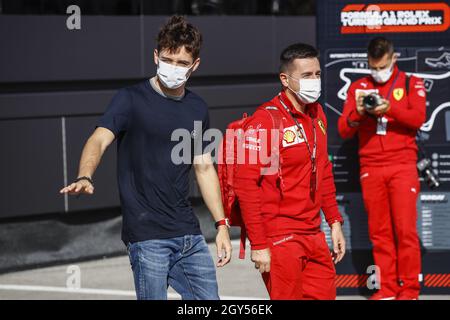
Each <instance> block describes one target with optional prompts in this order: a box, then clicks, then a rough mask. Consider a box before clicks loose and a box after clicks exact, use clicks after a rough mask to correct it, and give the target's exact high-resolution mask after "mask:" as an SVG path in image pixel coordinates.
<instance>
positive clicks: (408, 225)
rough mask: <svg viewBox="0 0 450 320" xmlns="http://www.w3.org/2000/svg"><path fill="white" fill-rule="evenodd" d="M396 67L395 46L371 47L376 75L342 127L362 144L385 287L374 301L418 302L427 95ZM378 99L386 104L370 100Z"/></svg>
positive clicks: (356, 88)
mask: <svg viewBox="0 0 450 320" xmlns="http://www.w3.org/2000/svg"><path fill="white" fill-rule="evenodd" d="M396 59H397V58H396V55H395V54H394V46H393V44H392V42H391V41H389V40H387V39H385V38H382V37H378V38H374V39H373V40H371V41H370V43H369V46H368V63H369V68H370V69H371V72H372V75H371V76H367V77H364V78H362V79H359V80H357V81H356V82H354V83H353V84H352V85H351V86H350V88H349V90H348V93H347V100H346V102H345V105H344V111H343V114H342V116H341V117H340V118H339V122H338V129H339V133H340V135H341V136H342V137H343V138H350V137H352V136H353V135H355V134H358V138H359V158H360V163H361V166H360V167H361V172H360V180H361V187H362V193H363V199H364V205H365V207H366V211H367V213H368V221H369V236H370V240H371V242H372V244H373V256H374V260H375V264H376V265H377V266H378V267H379V274H378V276H379V278H380V284H381V287H380V290H379V291H378V292H377V293H376V294H374V295H373V296H372V298H371V299H374V300H380V299H384V300H389V299H417V298H418V296H419V290H420V285H419V274H420V268H421V258H420V245H419V238H418V235H417V227H416V221H417V210H416V200H417V196H418V193H419V187H420V185H419V179H418V174H417V169H416V162H417V145H416V141H415V136H416V133H417V130H418V129H419V128H420V127H421V125H422V124H423V122H424V121H425V89H424V86H423V82H422V80H420V79H418V78H416V77H413V76H411V77H407V75H406V74H405V73H404V72H402V71H400V70H399V69H398V67H397V65H396ZM374 92H375V93H377V94H378V95H379V96H380V97H373V96H372V97H371V98H367V96H369V95H370V94H373V93H374Z"/></svg>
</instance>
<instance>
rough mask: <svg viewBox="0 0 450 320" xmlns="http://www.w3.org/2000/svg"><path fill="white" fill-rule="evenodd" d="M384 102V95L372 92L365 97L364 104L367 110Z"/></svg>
mask: <svg viewBox="0 0 450 320" xmlns="http://www.w3.org/2000/svg"><path fill="white" fill-rule="evenodd" d="M381 104H383V97H382V96H380V95H379V94H378V93H375V92H372V93H370V94H368V95H367V96H365V97H364V98H363V105H364V108H365V109H366V110H373V109H375V108H376V107H378V106H379V105H381Z"/></svg>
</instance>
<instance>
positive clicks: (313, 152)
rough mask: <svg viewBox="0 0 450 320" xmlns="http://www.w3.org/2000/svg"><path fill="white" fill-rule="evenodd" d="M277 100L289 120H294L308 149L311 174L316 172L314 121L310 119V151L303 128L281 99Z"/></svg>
mask: <svg viewBox="0 0 450 320" xmlns="http://www.w3.org/2000/svg"><path fill="white" fill-rule="evenodd" d="M278 98H279V99H280V102H281V105H282V106H283V108H284V109H285V110H286V111H287V113H289V115H290V116H291V118H292V119H293V120H294V122H295V124H296V126H297V128H298V130H299V131H300V133H301V134H302V135H303V139H304V140H305V143H306V146H307V148H308V152H309V156H310V159H311V164H312V170H313V172H316V169H317V168H316V155H317V136H316V125H315V123H314V119H312V118H311V121H312V126H313V132H314V140H313V148H312V150H311V146H310V144H309V142H308V138H307V137H306V133H305V130H303V127H302V126H301V125H300V123H299V122H298V120H297V119H296V118H295V117H294V115H293V114H292V112H291V110H289V108H288V107H287V106H286V104H285V103H284V101H283V99H282V98H281V97H280V96H279V97H278Z"/></svg>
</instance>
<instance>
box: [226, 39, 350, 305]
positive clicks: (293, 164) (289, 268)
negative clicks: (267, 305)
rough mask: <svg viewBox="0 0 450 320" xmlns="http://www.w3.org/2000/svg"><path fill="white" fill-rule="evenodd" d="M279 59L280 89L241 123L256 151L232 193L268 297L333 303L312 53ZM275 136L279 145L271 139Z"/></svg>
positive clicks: (330, 209) (336, 227) (307, 49)
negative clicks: (274, 166)
mask: <svg viewBox="0 0 450 320" xmlns="http://www.w3.org/2000/svg"><path fill="white" fill-rule="evenodd" d="M280 60H281V66H280V74H279V78H280V80H281V84H282V91H281V92H280V93H279V94H278V95H277V96H276V97H274V98H273V99H272V100H271V101H269V102H266V103H264V104H263V105H261V106H260V107H259V108H258V109H257V111H256V112H255V113H254V115H253V116H252V117H249V118H248V121H246V122H245V124H244V125H243V129H244V130H245V133H246V135H245V141H244V147H245V149H246V150H247V151H249V153H250V151H252V150H253V151H254V150H256V151H257V152H258V158H257V161H255V162H254V163H251V161H248V160H249V159H246V160H247V161H245V163H241V164H238V165H236V172H235V176H234V179H235V180H234V181H235V192H236V195H237V197H238V201H239V205H240V209H241V213H242V218H243V221H244V224H245V227H246V230H247V235H248V238H249V240H250V243H251V248H252V253H251V258H252V261H253V262H254V263H255V267H256V268H257V269H259V271H260V272H261V273H262V274H263V280H264V282H265V285H266V287H267V290H268V292H269V294H270V298H271V299H335V298H336V287H335V277H336V270H335V268H334V264H333V260H334V262H335V263H337V262H339V261H340V260H341V259H342V258H343V256H344V253H345V240H344V236H343V233H342V228H341V224H342V222H343V219H342V216H341V214H340V213H339V211H338V206H337V202H336V195H335V191H336V190H335V186H334V179H333V173H332V165H331V163H330V161H329V159H328V153H327V132H326V128H327V120H326V118H325V114H324V112H323V110H322V107H321V106H320V104H319V103H317V102H316V101H317V99H318V98H319V96H320V92H321V83H320V72H321V70H320V64H319V60H318V52H317V50H316V49H315V48H314V47H312V46H310V45H307V44H301V43H300V44H294V45H291V46H289V47H288V48H286V49H285V50H284V51H283V52H282V54H281V59H280ZM276 118H277V119H278V120H279V121H274V119H276ZM277 122H279V124H276V123H277ZM275 133H276V134H277V136H278V133H279V135H281V137H280V139H279V140H277V139H275V140H272V136H273V135H274V134H275ZM273 141H275V142H273ZM264 144H266V145H264ZM278 146H279V148H277V147H278ZM273 147H275V148H273ZM266 150H269V151H268V154H267V157H268V158H271V157H273V156H274V155H275V156H276V157H278V159H277V161H276V162H277V163H278V162H279V163H280V165H279V167H278V168H277V170H275V171H274V172H271V174H269V173H270V170H267V171H265V170H264V169H268V167H269V164H268V163H263V161H261V159H262V158H264V156H265V155H263V154H260V153H264V152H265V151H266ZM278 160H279V161H278ZM271 164H272V162H271ZM320 209H322V210H323V213H324V215H325V218H326V221H327V223H328V224H329V225H330V227H331V235H332V241H333V253H330V250H329V248H328V245H327V242H326V239H325V235H324V233H323V232H321V230H320V224H321V216H320Z"/></svg>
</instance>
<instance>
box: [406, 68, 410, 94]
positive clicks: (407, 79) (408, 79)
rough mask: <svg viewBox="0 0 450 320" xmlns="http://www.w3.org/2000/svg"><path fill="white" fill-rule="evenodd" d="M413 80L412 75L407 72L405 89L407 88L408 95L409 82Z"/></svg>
mask: <svg viewBox="0 0 450 320" xmlns="http://www.w3.org/2000/svg"><path fill="white" fill-rule="evenodd" d="M410 81H411V77H410V76H408V75H407V74H406V72H405V89H406V95H407V96H408V95H409V83H410Z"/></svg>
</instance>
